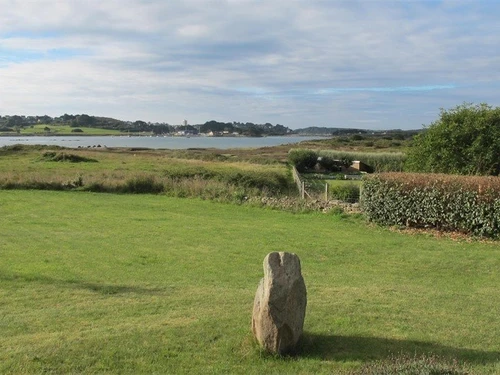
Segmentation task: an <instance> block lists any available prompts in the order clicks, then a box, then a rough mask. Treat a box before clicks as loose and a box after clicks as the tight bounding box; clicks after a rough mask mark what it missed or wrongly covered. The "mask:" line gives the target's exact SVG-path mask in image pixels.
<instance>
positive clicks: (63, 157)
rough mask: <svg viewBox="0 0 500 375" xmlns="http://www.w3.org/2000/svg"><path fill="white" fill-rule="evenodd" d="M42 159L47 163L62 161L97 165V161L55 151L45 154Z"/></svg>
mask: <svg viewBox="0 0 500 375" xmlns="http://www.w3.org/2000/svg"><path fill="white" fill-rule="evenodd" d="M42 159H43V160H45V161H61V162H68V163H97V160H96V159H92V158H87V157H84V156H80V155H75V154H68V153H65V152H54V151H47V152H44V153H43V155H42Z"/></svg>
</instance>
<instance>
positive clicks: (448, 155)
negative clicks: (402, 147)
mask: <svg viewBox="0 0 500 375" xmlns="http://www.w3.org/2000/svg"><path fill="white" fill-rule="evenodd" d="M499 124H500V107H497V108H492V107H490V106H488V105H486V104H479V105H472V104H463V105H460V106H457V107H456V108H453V109H451V110H448V111H445V110H441V114H440V117H439V119H438V120H437V121H435V122H434V123H432V124H431V125H430V126H429V127H428V128H427V129H426V130H425V131H424V132H423V133H421V134H419V135H417V136H416V137H415V139H414V141H413V145H412V147H411V148H410V150H409V153H408V161H407V170H409V171H414V172H430V173H454V174H464V175H493V176H498V175H499V174H500V126H499Z"/></svg>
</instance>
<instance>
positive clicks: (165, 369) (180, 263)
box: [0, 191, 500, 374]
mask: <svg viewBox="0 0 500 375" xmlns="http://www.w3.org/2000/svg"><path fill="white" fill-rule="evenodd" d="M0 228H1V234H2V235H1V236H0V255H1V262H0V332H1V335H0V373H2V374H19V373H131V374H136V373H147V374H151V373H160V374H163V373H173V374H179V373H204V374H205V373H245V374H247V373H248V374H262V373H277V374H278V373H279V374H287V373H311V374H316V373H326V374H338V373H342V372H343V371H348V370H356V369H359V368H360V367H361V366H363V365H364V364H370V363H372V362H373V361H377V360H384V359H386V358H388V357H390V356H391V355H396V356H404V355H408V356H413V355H414V354H419V355H420V354H425V355H428V356H430V355H432V354H436V355H439V356H440V357H441V358H443V359H444V360H448V361H452V360H458V361H459V362H460V363H464V366H467V367H470V368H472V372H471V373H474V374H476V373H477V374H482V373H485V374H498V373H500V340H499V337H500V324H499V323H500V321H499V310H500V301H499V299H498V285H500V273H499V272H498V270H499V269H500V250H499V247H498V244H497V243H480V242H470V243H469V242H459V241H452V240H449V239H443V238H442V239H437V238H434V237H431V236H428V235H423V234H421V235H414V236H411V235H407V234H401V233H396V232H391V231H389V230H386V229H382V228H379V227H374V226H368V225H367V224H366V223H365V222H364V221H363V220H362V219H361V218H359V217H356V216H341V215H337V216H334V215H324V214H319V213H318V214H292V213H287V212H280V211H271V210H265V209H261V208H255V207H247V206H238V205H232V204H219V203H213V202H209V201H201V200H198V199H178V198H169V197H165V196H161V195H115V194H95V193H86V192H48V191H0ZM271 251H290V252H295V253H297V254H298V255H299V257H300V258H301V261H302V268H303V275H304V279H305V281H306V285H307V288H308V306H307V314H306V321H305V326H304V329H305V335H304V340H303V342H302V344H301V349H300V351H299V352H298V354H297V355H296V356H295V357H291V358H275V357H270V356H267V355H264V354H263V353H261V352H260V351H259V350H258V348H257V347H256V346H255V344H254V343H253V340H252V335H251V332H250V320H251V310H252V303H253V297H254V293H255V290H256V288H257V284H258V282H259V279H260V278H261V277H262V260H263V258H264V256H265V255H266V254H267V253H268V252H271ZM441 374H444V372H442V373H441Z"/></svg>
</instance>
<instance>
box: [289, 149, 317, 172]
mask: <svg viewBox="0 0 500 375" xmlns="http://www.w3.org/2000/svg"><path fill="white" fill-rule="evenodd" d="M288 160H289V161H290V163H291V164H292V165H294V166H295V168H297V171H299V172H305V171H306V170H308V169H313V168H314V166H315V165H316V163H317V162H318V154H317V153H316V152H315V151H313V150H306V149H291V150H290V151H289V152H288Z"/></svg>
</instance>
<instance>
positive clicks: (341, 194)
mask: <svg viewBox="0 0 500 375" xmlns="http://www.w3.org/2000/svg"><path fill="white" fill-rule="evenodd" d="M359 190H360V189H359V184H356V183H353V182H342V183H341V184H334V185H329V196H330V197H331V198H333V199H338V200H341V201H344V202H351V203H352V202H357V201H358V200H359Z"/></svg>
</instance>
